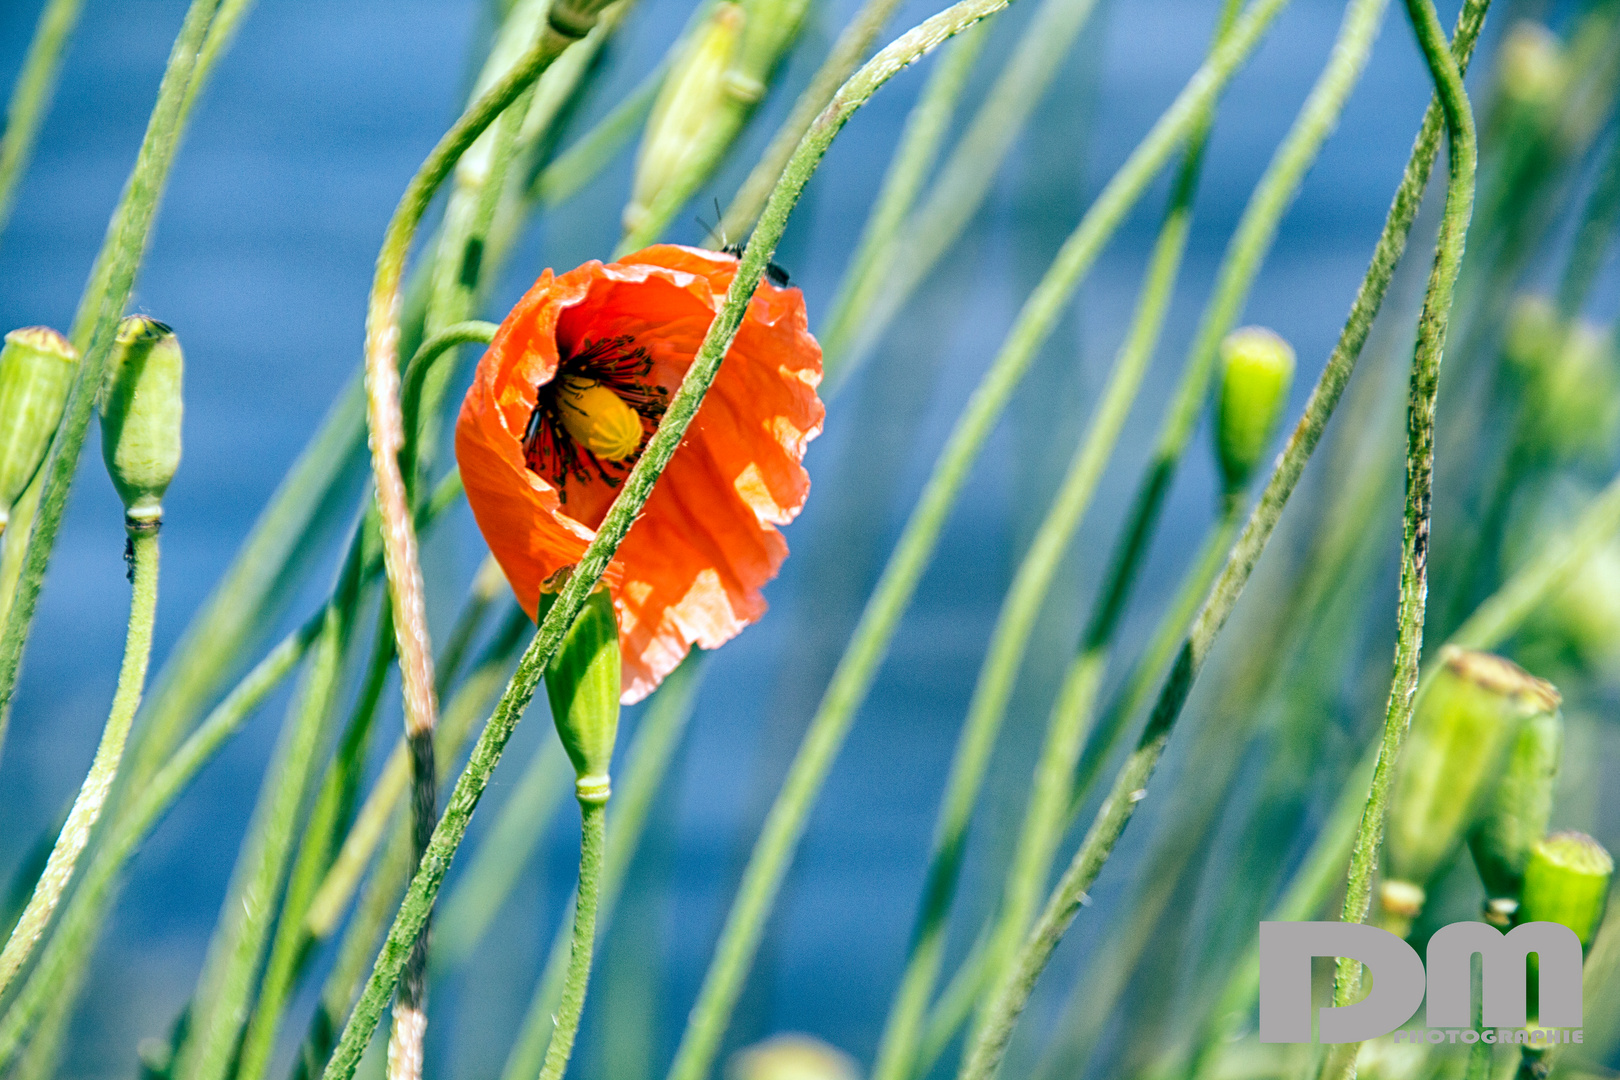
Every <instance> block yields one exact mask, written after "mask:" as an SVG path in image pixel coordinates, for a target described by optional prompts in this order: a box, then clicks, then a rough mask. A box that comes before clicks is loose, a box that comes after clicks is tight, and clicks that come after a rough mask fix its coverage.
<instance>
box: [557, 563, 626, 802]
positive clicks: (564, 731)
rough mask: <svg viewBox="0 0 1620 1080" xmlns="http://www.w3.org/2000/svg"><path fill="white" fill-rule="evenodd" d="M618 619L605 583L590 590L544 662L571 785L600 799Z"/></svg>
mask: <svg viewBox="0 0 1620 1080" xmlns="http://www.w3.org/2000/svg"><path fill="white" fill-rule="evenodd" d="M620 666H621V660H620V658H619V624H618V620H617V619H616V618H615V617H614V614H613V600H612V598H611V597H610V596H609V595H608V592H607V590H606V589H598V590H597V591H596V592H594V593H592V594H591V598H590V599H589V600H587V601H586V602H585V607H584V608H583V609H582V610H581V611H580V613H579V617H578V618H576V619H575V620H574V625H573V627H571V628H570V629H569V631H568V636H567V637H566V638H564V639H563V643H562V647H561V648H560V649H558V650H557V655H556V656H555V657H554V658H553V659H552V661H551V665H550V666H549V667H547V668H546V698H547V700H548V701H549V702H550V703H551V719H552V721H553V722H554V723H555V724H556V725H557V735H558V737H559V738H561V739H562V744H563V749H565V750H567V751H568V758H569V760H570V761H572V762H573V763H574V774H575V778H576V779H575V785H574V786H575V790H576V791H577V793H578V795H579V797H580V799H582V800H584V801H587V802H606V801H607V798H608V793H609V781H608V770H609V767H610V766H611V765H612V764H613V744H614V742H615V740H616V739H617V738H618V733H619V688H620Z"/></svg>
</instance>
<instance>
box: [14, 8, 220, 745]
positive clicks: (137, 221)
mask: <svg viewBox="0 0 1620 1080" xmlns="http://www.w3.org/2000/svg"><path fill="white" fill-rule="evenodd" d="M218 6H219V0H192V3H191V6H190V7H189V8H188V9H187V11H186V18H185V22H184V23H182V24H181V27H180V33H179V35H178V36H177V37H176V38H175V41H174V48H173V50H172V51H171V52H170V54H169V62H168V66H167V67H166V68H165V69H164V72H163V82H162V84H161V85H160V86H159V88H158V97H157V104H156V105H155V106H154V107H153V109H152V116H151V119H149V120H148V121H147V125H146V134H145V137H144V138H143V139H142V141H141V149H140V152H139V154H138V155H137V157H136V159H135V168H134V170H133V171H132V172H131V173H130V175H129V181H128V183H127V185H126V186H125V188H124V194H123V198H122V199H121V200H120V202H119V204H118V209H117V210H116V211H114V213H113V219H112V222H111V224H110V225H109V226H108V228H107V239H106V241H105V242H104V244H103V245H102V253H101V255H100V256H98V258H97V264H98V267H100V266H105V268H106V271H105V274H104V275H103V274H101V273H96V274H94V275H92V278H91V283H90V287H89V288H88V289H87V290H86V293H85V295H84V297H83V298H82V299H81V300H80V302H79V311H80V317H79V318H77V319H75V320H74V326H73V333H72V335H71V337H72V340H73V344H74V347H75V348H77V349H78V350H79V353H80V354H81V355H82V356H83V357H84V359H83V360H82V361H80V363H79V370H78V374H77V376H76V377H75V380H74V383H73V389H72V391H71V392H70V393H69V394H68V400H67V404H66V406H65V407H64V408H63V412H62V426H61V427H60V428H59V429H58V430H57V433H56V438H55V440H54V441H53V442H52V443H51V454H50V457H49V458H47V459H46V462H45V464H44V465H43V466H41V468H40V471H41V473H43V475H44V476H45V486H44V488H43V489H42V494H41V496H40V504H39V510H38V513H37V516H36V517H35V519H34V529H33V532H32V533H31V534H30V535H29V540H28V551H27V554H26V556H25V558H24V563H23V568H22V574H21V576H20V577H19V579H18V582H17V590H16V593H15V594H14V595H13V597H12V601H11V609H10V610H9V611H8V612H7V613H6V620H5V626H4V628H3V629H0V718H3V717H4V716H5V715H6V712H7V707H8V706H9V705H10V703H11V696H12V694H13V693H14V692H15V690H16V688H17V669H18V667H19V665H20V664H21V662H22V653H23V647H24V645H25V644H26V643H27V639H28V628H29V626H30V625H31V624H32V623H33V620H34V609H35V608H36V607H37V606H38V604H39V591H40V587H41V585H42V584H43V582H44V578H45V568H46V565H47V564H48V563H49V562H50V559H51V552H52V550H53V549H54V548H55V546H56V537H57V533H58V532H59V531H60V530H61V527H62V515H63V513H64V512H65V511H66V510H67V500H68V492H69V489H71V488H72V486H73V478H74V475H75V474H76V473H77V472H78V468H79V454H80V452H81V451H82V450H83V449H84V440H85V436H86V435H87V434H88V432H89V429H90V416H91V413H93V412H94V411H95V404H96V394H97V392H98V391H99V390H100V389H101V376H102V372H103V371H104V370H105V368H106V366H107V357H108V355H109V354H110V353H111V351H112V347H113V337H114V335H115V334H116V333H117V330H118V320H119V319H120V317H122V315H123V314H124V305H125V304H126V303H127V302H128V300H129V294H130V290H131V289H133V288H134V285H135V273H136V271H137V270H138V269H139V268H140V263H141V257H142V256H143V255H144V254H145V252H146V241H147V238H148V237H149V236H150V235H151V230H152V221H153V219H154V218H155V217H156V215H157V207H158V202H159V200H160V199H161V198H162V194H163V188H164V185H165V183H166V182H167V181H168V178H169V166H170V165H171V164H172V163H173V161H174V153H175V149H176V147H177V146H178V145H179V142H180V130H181V128H182V127H183V126H184V122H185V118H184V115H183V109H182V106H183V104H184V101H185V97H186V91H187V88H188V87H189V85H190V84H191V81H192V76H193V69H194V67H195V65H196V61H197V51H198V49H199V48H200V47H201V46H202V44H203V38H204V36H205V35H206V34H207V32H208V23H209V20H210V19H212V18H213V15H214V9H215V8H216V7H218ZM4 736H5V732H4V730H0V740H3V739H4Z"/></svg>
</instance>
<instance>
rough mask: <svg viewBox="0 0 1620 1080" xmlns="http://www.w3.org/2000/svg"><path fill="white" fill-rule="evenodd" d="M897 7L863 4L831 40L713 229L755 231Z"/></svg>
mask: <svg viewBox="0 0 1620 1080" xmlns="http://www.w3.org/2000/svg"><path fill="white" fill-rule="evenodd" d="M899 7H900V0H865V2H864V3H862V4H861V7H860V10H858V11H857V12H855V17H854V18H853V19H851V20H849V24H848V25H847V26H845V27H844V29H843V32H842V33H840V34H839V35H838V40H836V41H834V42H833V46H832V48H831V49H830V50H829V51H828V52H827V56H826V59H824V60H822V62H821V66H820V67H818V68H816V72H815V74H814V75H812V76H810V83H809V85H807V86H806V87H805V88H804V90H803V92H802V93H800V94H799V97H798V99H797V100H796V101H794V103H793V109H792V111H791V112H789V113H788V116H787V119H786V120H784V121H782V126H781V127H779V128H777V129H776V134H775V135H773V136H771V141H770V144H769V145H768V146H766V147H765V152H764V153H763V154H761V155H760V156H759V161H758V162H756V163H755V164H754V167H753V169H752V170H750V171H749V173H748V177H747V179H745V180H744V181H743V182H742V186H741V187H739V188H738V189H737V194H736V195H734V196H733V197H732V199H731V205H730V206H728V207H726V212H725V214H723V215H722V216H721V218H720V221H719V223H718V224H717V225H716V226H715V228H716V229H717V230H718V231H719V233H720V235H721V236H739V237H740V236H746V235H747V234H748V231H749V230H750V229H751V228H753V226H754V221H755V220H756V219H757V218H758V217H759V214H760V211H761V210H763V209H765V200H766V199H768V198H770V195H771V191H772V190H773V189H774V188H775V187H776V181H777V178H778V177H780V176H781V175H782V170H783V169H785V168H787V163H788V160H789V159H790V158H792V157H793V152H794V150H796V149H797V148H798V146H799V141H800V140H801V139H803V138H804V133H805V132H806V131H809V130H810V125H811V124H812V123H814V122H815V119H816V117H818V116H820V115H821V110H823V109H825V108H826V107H827V102H829V101H831V100H832V96H833V94H834V93H835V92H837V90H838V88H839V87H840V86H842V85H843V84H844V80H846V79H848V78H849V77H850V75H851V74H852V73H853V72H854V71H855V69H856V67H858V66H859V65H860V62H861V60H862V59H863V58H864V57H865V56H866V54H867V53H869V52H871V51H872V46H873V45H874V44H876V43H877V40H878V35H879V34H881V33H883V27H884V25H885V24H886V23H888V21H889V19H890V17H891V16H893V15H894V13H895V11H896V10H897V9H898V8H899Z"/></svg>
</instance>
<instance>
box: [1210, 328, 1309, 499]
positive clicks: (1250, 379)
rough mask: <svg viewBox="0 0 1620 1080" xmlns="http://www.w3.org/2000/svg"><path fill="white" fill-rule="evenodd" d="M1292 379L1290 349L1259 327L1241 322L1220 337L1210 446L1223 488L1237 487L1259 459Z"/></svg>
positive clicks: (1286, 344) (1274, 430) (1238, 487)
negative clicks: (1218, 383) (1217, 392)
mask: <svg viewBox="0 0 1620 1080" xmlns="http://www.w3.org/2000/svg"><path fill="white" fill-rule="evenodd" d="M1293 381H1294V350H1293V347H1292V346H1291V345H1289V344H1288V342H1286V341H1284V340H1283V339H1282V338H1280V337H1278V336H1277V335H1276V334H1274V333H1272V332H1271V331H1270V330H1267V329H1265V328H1264V327H1260V326H1246V327H1243V328H1242V329H1240V330H1234V331H1232V332H1231V333H1230V334H1227V335H1226V338H1225V339H1224V340H1223V341H1222V342H1221V387H1220V398H1219V401H1218V402H1217V404H1216V416H1215V445H1216V450H1217V452H1218V453H1219V456H1220V461H1221V477H1222V479H1223V481H1224V482H1225V486H1226V491H1227V492H1228V493H1229V494H1230V493H1232V492H1236V491H1240V490H1242V489H1243V487H1244V485H1245V484H1247V483H1248V482H1249V475H1250V474H1251V473H1252V472H1254V467H1255V466H1256V465H1258V464H1259V463H1260V455H1261V454H1264V453H1265V452H1266V447H1267V445H1268V444H1270V442H1271V437H1272V435H1273V434H1275V433H1276V430H1277V421H1278V420H1279V419H1281V418H1282V411H1283V407H1284V406H1285V405H1287V404H1288V389H1289V386H1290V385H1291V384H1292V383H1293Z"/></svg>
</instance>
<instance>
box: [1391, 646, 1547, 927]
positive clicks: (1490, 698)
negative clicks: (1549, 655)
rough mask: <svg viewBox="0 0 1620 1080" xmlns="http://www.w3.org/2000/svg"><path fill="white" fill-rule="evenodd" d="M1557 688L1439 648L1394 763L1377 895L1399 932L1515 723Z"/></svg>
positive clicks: (1456, 837)
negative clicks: (1382, 873)
mask: <svg viewBox="0 0 1620 1080" xmlns="http://www.w3.org/2000/svg"><path fill="white" fill-rule="evenodd" d="M1559 700H1560V699H1559V697H1558V691H1556V690H1554V689H1553V688H1552V686H1551V684H1549V683H1546V682H1543V681H1542V680H1540V679H1537V678H1535V677H1534V676H1532V675H1530V674H1529V673H1527V672H1526V671H1525V670H1524V669H1523V668H1521V667H1519V666H1518V665H1517V664H1514V663H1511V662H1510V661H1507V660H1504V659H1502V658H1501V657H1499V656H1493V655H1491V654H1490V653H1484V652H1474V651H1473V650H1469V649H1458V648H1455V647H1447V648H1446V649H1444V650H1443V651H1442V652H1441V654H1440V666H1439V668H1438V670H1436V671H1435V673H1434V676H1433V678H1432V679H1431V680H1430V681H1429V684H1428V686H1427V688H1426V689H1425V690H1424V692H1423V695H1422V697H1421V698H1419V700H1418V703H1417V708H1416V711H1415V713H1414V715H1413V718H1412V729H1411V734H1410V735H1409V736H1408V738H1407V741H1406V749H1405V750H1404V751H1403V752H1402V754H1401V757H1400V760H1399V761H1398V762H1396V765H1395V777H1394V781H1393V783H1392V787H1391V791H1390V801H1389V806H1390V810H1389V829H1388V833H1387V838H1386V840H1385V856H1386V859H1385V865H1386V867H1387V877H1386V880H1385V881H1384V883H1383V886H1382V889H1381V892H1380V899H1381V901H1382V903H1383V906H1384V911H1385V915H1386V917H1387V920H1388V923H1389V925H1390V926H1392V927H1393V928H1395V929H1399V930H1403V931H1404V929H1405V928H1406V927H1408V926H1409V925H1410V922H1411V920H1412V919H1413V918H1415V917H1416V916H1417V915H1418V914H1419V913H1421V912H1422V910H1423V902H1424V897H1425V892H1424V890H1425V889H1426V888H1427V886H1428V884H1429V882H1430V880H1431V879H1432V878H1433V877H1434V875H1435V874H1436V873H1437V872H1439V871H1440V870H1441V869H1442V868H1443V866H1444V864H1445V862H1446V860H1447V859H1448V858H1449V857H1450V855H1451V853H1452V852H1453V851H1454V850H1456V847H1457V845H1458V843H1460V842H1461V840H1462V838H1463V835H1464V834H1465V833H1466V832H1467V830H1468V829H1469V827H1470V826H1471V825H1472V824H1473V823H1474V821H1475V819H1476V817H1477V815H1478V812H1479V810H1480V807H1481V802H1482V800H1483V799H1484V798H1485V796H1486V795H1487V794H1488V793H1489V792H1490V790H1491V785H1492V781H1493V779H1494V778H1495V777H1496V776H1497V775H1498V774H1499V770H1500V769H1501V766H1502V758H1503V755H1504V754H1505V752H1506V750H1507V748H1508V746H1509V745H1511V744H1512V742H1513V740H1514V738H1515V737H1516V736H1517V734H1518V732H1519V731H1520V729H1521V727H1522V726H1523V724H1524V723H1525V722H1526V721H1527V720H1529V719H1530V718H1532V717H1535V716H1538V715H1541V714H1544V713H1548V712H1552V711H1553V710H1555V709H1557V708H1558V705H1559Z"/></svg>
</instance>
